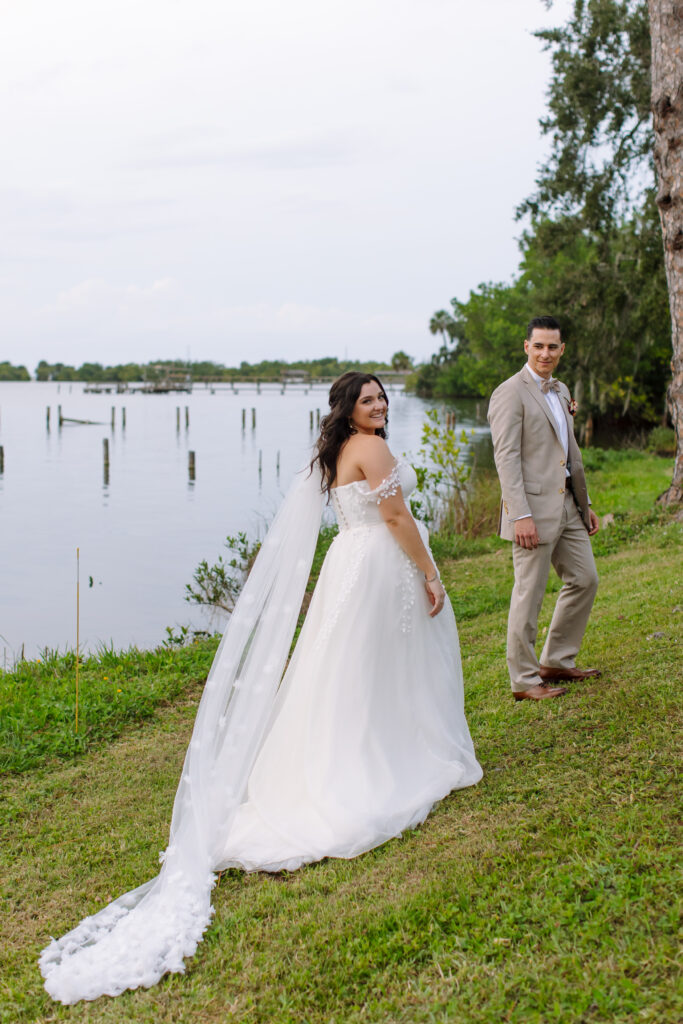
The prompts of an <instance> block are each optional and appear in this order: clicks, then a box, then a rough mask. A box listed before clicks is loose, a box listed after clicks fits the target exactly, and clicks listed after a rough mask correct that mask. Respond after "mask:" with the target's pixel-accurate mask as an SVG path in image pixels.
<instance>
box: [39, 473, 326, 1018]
mask: <svg viewBox="0 0 683 1024" xmlns="http://www.w3.org/2000/svg"><path fill="white" fill-rule="evenodd" d="M323 497H324V496H323V491H322V486H321V475H320V472H319V470H318V469H314V470H313V472H312V473H307V472H306V471H302V472H301V473H300V474H299V475H298V477H297V479H296V480H295V482H294V484H293V485H292V487H291V488H290V490H289V492H288V494H287V496H286V498H285V500H284V502H283V504H282V505H281V507H280V509H279V511H278V513H277V515H276V516H275V519H274V520H273V523H272V525H271V527H270V529H269V531H268V533H267V534H266V537H265V539H264V541H263V544H262V546H261V549H260V551H259V553H258V556H257V558H256V560H255V562H254V565H253V567H252V570H251V572H250V574H249V576H248V578H247V580H246V583H245V585H244V588H243V590H242V592H241V594H240V596H239V599H238V601H237V603H236V605H235V609H234V611H233V613H232V615H231V617H230V621H229V623H228V626H227V629H226V631H225V633H224V635H223V639H222V640H221V643H220V645H219V647H218V650H217V652H216V656H215V658H214V661H213V664H212V666H211V671H210V672H209V675H208V677H207V681H206V685H205V687H204V693H203V695H202V699H201V701H200V704H199V709H198V711H197V718H196V721H195V725H194V729H193V732H192V738H191V740H190V744H189V747H188V750H187V754H186V756H185V763H184V766H183V771H182V775H181V778H180V783H179V785H178V790H177V792H176V797H175V802H174V805H173V817H172V820H171V830H170V838H169V844H168V847H167V849H166V851H165V852H164V853H163V854H162V855H161V859H162V867H161V871H160V872H159V874H158V875H157V876H156V878H153V879H151V880H150V881H148V882H146V883H145V884H144V885H141V886H139V887H138V888H137V889H133V890H132V891H131V892H128V893H125V894H124V895H123V896H120V897H119V898H118V899H117V900H114V901H113V902H112V903H110V904H109V905H108V906H107V907H105V908H104V909H103V910H100V911H99V912H98V913H96V914H93V915H92V916H91V917H86V918H85V919H84V920H83V921H81V923H80V924H79V925H78V926H77V927H76V928H74V929H73V930H72V931H70V932H68V933H67V934H66V935H64V936H63V937H62V938H61V939H57V940H55V939H53V940H52V942H51V943H50V945H49V946H47V947H46V948H45V949H44V950H43V952H42V954H41V957H40V968H41V971H42V973H43V976H44V978H45V988H46V989H47V991H48V992H49V993H50V995H51V996H52V997H53V998H54V999H57V1000H59V1001H61V1002H62V1003H67V1004H69V1003H76V1002H78V1001H79V1000H81V999H96V998H97V997H98V996H101V995H110V996H115V995H119V994H120V993H121V992H123V991H125V989H128V988H139V987H149V986H151V985H155V984H156V983H157V982H158V981H159V979H160V978H161V977H162V976H163V975H164V974H166V973H167V972H169V971H171V972H183V971H184V970H185V964H184V958H185V957H188V956H192V955H193V954H194V952H195V951H196V948H197V944H198V943H199V942H200V940H201V938H202V935H203V934H204V931H205V930H206V927H207V925H208V924H209V921H210V920H211V916H212V914H213V908H212V906H211V890H212V888H213V885H214V882H215V875H214V870H215V866H216V864H217V863H218V858H219V857H220V854H221V851H222V850H223V848H224V846H225V840H226V837H227V835H228V833H229V831H230V826H231V823H232V820H233V817H234V815H235V812H236V810H237V808H238V806H239V805H240V803H241V801H242V799H243V796H244V793H245V791H246V786H247V782H248V779H249V775H250V773H251V769H252V766H253V764H254V761H255V759H256V756H257V754H258V752H259V748H260V745H261V743H262V741H263V737H264V732H265V729H266V726H267V724H268V721H269V718H270V714H271V710H272V707H273V702H274V700H275V697H276V694H277V690H278V686H279V684H280V680H281V678H282V674H283V671H284V668H285V664H286V661H287V656H288V654H289V649H290V646H291V642H292V637H293V635H294V630H295V628H296V623H297V618H298V615H299V611H300V608H301V602H302V599H303V595H304V591H305V589H306V583H307V581H308V577H309V573H310V569H311V563H312V561H313V554H314V552H315V546H316V541H317V538H318V532H319V529H320V520H321V515H322V507H323Z"/></svg>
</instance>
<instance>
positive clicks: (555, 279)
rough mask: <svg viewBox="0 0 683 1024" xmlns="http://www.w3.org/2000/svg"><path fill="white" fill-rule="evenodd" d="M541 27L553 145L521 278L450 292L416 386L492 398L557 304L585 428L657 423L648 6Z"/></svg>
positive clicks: (595, 10)
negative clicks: (536, 325) (533, 328)
mask: <svg viewBox="0 0 683 1024" xmlns="http://www.w3.org/2000/svg"><path fill="white" fill-rule="evenodd" d="M536 36H537V37H538V38H539V39H540V40H541V42H542V43H543V45H544V47H545V48H546V49H548V50H549V51H550V53H551V67H552V74H551V81H550V85H549V89H548V106H547V112H546V115H545V116H544V118H543V119H542V120H541V130H542V132H543V134H545V135H546V136H548V137H549V139H550V140H551V151H550V157H549V159H548V161H547V162H546V163H544V164H543V165H542V166H541V167H540V168H539V171H538V175H537V178H536V187H535V190H534V191H533V192H532V193H531V195H530V196H529V197H528V198H527V199H525V200H524V201H523V202H522V203H521V204H520V206H519V208H518V211H517V213H518V217H519V218H520V219H522V218H524V219H525V220H526V227H525V229H524V230H523V233H522V236H521V239H520V257H521V259H520V264H519V270H518V273H517V275H516V276H515V277H514V279H513V281H512V282H511V283H497V284H496V283H486V284H481V285H479V287H478V288H476V289H474V290H473V291H471V292H470V294H469V297H468V298H467V299H466V300H460V299H458V298H457V297H456V298H454V299H452V300H451V307H452V310H453V313H452V316H451V314H448V313H445V312H444V311H443V310H440V311H439V312H438V313H435V314H434V315H433V317H432V320H431V321H430V330H432V332H433V333H436V332H437V331H438V332H440V333H441V336H442V338H443V340H444V344H443V345H442V346H441V349H440V351H439V352H438V353H436V355H435V356H434V357H433V359H432V361H431V364H429V365H427V366H425V367H423V368H421V369H420V370H419V371H418V373H417V375H416V377H415V385H416V388H417V390H418V392H419V393H422V394H425V395H430V394H431V395H434V396H436V397H446V396H449V395H450V396H456V395H477V396H479V395H481V396H488V395H489V394H490V393H491V391H492V389H493V388H494V387H495V386H496V384H498V383H499V382H500V381H501V380H502V379H504V378H505V377H507V376H510V375H511V374H512V373H514V372H516V371H517V370H518V369H519V368H520V367H521V365H522V364H523V362H524V359H525V357H524V352H523V345H522V341H523V338H524V333H525V327H526V323H527V322H528V321H529V320H530V319H531V317H533V316H538V315H541V314H545V313H551V314H552V315H554V316H556V317H557V318H558V320H559V321H560V323H561V325H562V335H563V340H564V341H565V342H566V345H567V348H566V351H565V354H564V356H563V361H562V366H561V373H562V376H563V378H564V379H565V380H566V381H567V382H568V383H569V385H570V387H571V388H572V390H573V391H574V394H575V397H576V399H577V401H578V404H579V414H578V417H577V419H578V422H579V426H580V429H581V432H582V433H583V434H584V435H585V432H586V429H587V428H588V429H589V430H591V429H592V427H593V425H594V424H595V426H596V427H597V428H598V429H600V428H604V429H606V430H607V429H609V430H611V431H612V432H614V431H615V430H619V431H621V430H623V429H633V428H638V427H643V426H647V425H652V424H655V423H657V422H659V421H660V420H661V419H662V417H663V415H664V414H665V393H666V384H667V379H668V373H669V369H668V366H669V360H670V337H671V332H670V317H669V310H668V300H667V288H666V278H665V274H664V261H663V255H662V244H661V234H660V227H659V218H658V214H657V209H656V204H655V185H654V174H653V165H652V156H651V153H652V129H651V124H650V115H649V110H650V38H649V27H648V13H647V4H646V3H644V2H642V0H575V3H574V5H573V8H572V13H571V16H570V18H569V20H568V22H567V24H566V25H564V26H562V27H560V28H556V29H542V30H540V31H538V32H537V33H536ZM449 317H450V321H449ZM442 328H443V329H442Z"/></svg>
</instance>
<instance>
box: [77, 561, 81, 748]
mask: <svg viewBox="0 0 683 1024" xmlns="http://www.w3.org/2000/svg"><path fill="white" fill-rule="evenodd" d="M80 628H81V549H80V548H76V732H78V663H79V655H80V647H81V637H80Z"/></svg>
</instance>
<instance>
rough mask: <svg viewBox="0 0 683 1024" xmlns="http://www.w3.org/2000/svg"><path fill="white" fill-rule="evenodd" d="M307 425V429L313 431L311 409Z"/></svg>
mask: <svg viewBox="0 0 683 1024" xmlns="http://www.w3.org/2000/svg"><path fill="white" fill-rule="evenodd" d="M308 425H309V429H310V430H313V410H312V409H311V411H310V414H309V417H308Z"/></svg>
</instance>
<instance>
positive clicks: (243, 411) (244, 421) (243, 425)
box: [242, 409, 247, 430]
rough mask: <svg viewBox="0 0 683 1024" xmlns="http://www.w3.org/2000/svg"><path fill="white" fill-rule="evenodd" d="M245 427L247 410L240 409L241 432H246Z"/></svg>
mask: <svg viewBox="0 0 683 1024" xmlns="http://www.w3.org/2000/svg"><path fill="white" fill-rule="evenodd" d="M246 427H247V410H246V409H242V430H246Z"/></svg>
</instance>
